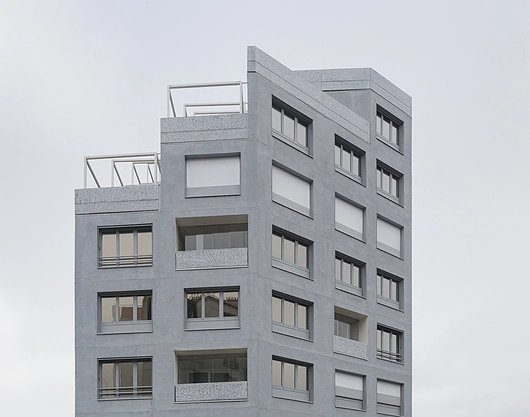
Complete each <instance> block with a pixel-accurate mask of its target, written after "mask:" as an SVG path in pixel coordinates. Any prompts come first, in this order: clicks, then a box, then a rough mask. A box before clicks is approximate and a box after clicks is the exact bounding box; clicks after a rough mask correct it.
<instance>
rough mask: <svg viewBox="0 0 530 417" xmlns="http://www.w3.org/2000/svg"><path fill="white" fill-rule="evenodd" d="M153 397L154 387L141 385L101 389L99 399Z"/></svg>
mask: <svg viewBox="0 0 530 417" xmlns="http://www.w3.org/2000/svg"><path fill="white" fill-rule="evenodd" d="M152 395H153V387H152V386H151V385H139V386H136V387H125V386H123V387H110V388H99V398H114V397H124V398H130V397H150V396H152Z"/></svg>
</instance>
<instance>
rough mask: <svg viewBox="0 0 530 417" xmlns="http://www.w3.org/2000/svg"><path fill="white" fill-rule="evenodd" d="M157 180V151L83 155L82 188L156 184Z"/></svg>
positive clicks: (158, 159) (158, 167)
mask: <svg viewBox="0 0 530 417" xmlns="http://www.w3.org/2000/svg"><path fill="white" fill-rule="evenodd" d="M105 171H106V173H105ZM109 171H110V176H109V175H108V173H109ZM126 171H127V172H126ZM89 178H90V179H91V180H92V183H93V186H92V187H89V185H88V180H89ZM159 182H160V154H159V153H156V152H155V153H136V154H121V155H102V156H86V157H85V165H84V177H83V186H84V188H94V187H96V188H102V187H123V186H125V185H142V184H158V183H159Z"/></svg>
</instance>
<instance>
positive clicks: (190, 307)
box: [186, 288, 239, 330]
mask: <svg viewBox="0 0 530 417" xmlns="http://www.w3.org/2000/svg"><path fill="white" fill-rule="evenodd" d="M186 305H187V309H186V313H187V320H186V329H187V330H208V329H230V328H232V329H234V328H239V288H232V289H230V288H226V289H212V290H209V291H205V290H186Z"/></svg>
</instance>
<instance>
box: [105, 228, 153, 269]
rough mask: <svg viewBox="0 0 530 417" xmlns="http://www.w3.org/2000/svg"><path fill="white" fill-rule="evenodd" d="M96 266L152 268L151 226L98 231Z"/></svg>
mask: <svg viewBox="0 0 530 417" xmlns="http://www.w3.org/2000/svg"><path fill="white" fill-rule="evenodd" d="M98 265H99V267H100V268H108V267H117V266H152V265H153V236H152V232H151V226H132V227H120V228H108V229H107V228H105V229H103V228H101V229H99V262H98Z"/></svg>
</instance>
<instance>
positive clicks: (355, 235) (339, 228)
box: [335, 222, 366, 243]
mask: <svg viewBox="0 0 530 417" xmlns="http://www.w3.org/2000/svg"><path fill="white" fill-rule="evenodd" d="M335 230H336V231H338V232H341V233H344V234H345V235H348V236H350V237H353V238H354V239H357V240H359V241H360V242H363V243H366V242H365V241H364V236H363V233H361V232H359V231H357V230H353V229H350V228H349V227H348V226H344V225H343V224H340V223H337V222H335Z"/></svg>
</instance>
